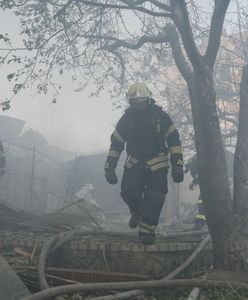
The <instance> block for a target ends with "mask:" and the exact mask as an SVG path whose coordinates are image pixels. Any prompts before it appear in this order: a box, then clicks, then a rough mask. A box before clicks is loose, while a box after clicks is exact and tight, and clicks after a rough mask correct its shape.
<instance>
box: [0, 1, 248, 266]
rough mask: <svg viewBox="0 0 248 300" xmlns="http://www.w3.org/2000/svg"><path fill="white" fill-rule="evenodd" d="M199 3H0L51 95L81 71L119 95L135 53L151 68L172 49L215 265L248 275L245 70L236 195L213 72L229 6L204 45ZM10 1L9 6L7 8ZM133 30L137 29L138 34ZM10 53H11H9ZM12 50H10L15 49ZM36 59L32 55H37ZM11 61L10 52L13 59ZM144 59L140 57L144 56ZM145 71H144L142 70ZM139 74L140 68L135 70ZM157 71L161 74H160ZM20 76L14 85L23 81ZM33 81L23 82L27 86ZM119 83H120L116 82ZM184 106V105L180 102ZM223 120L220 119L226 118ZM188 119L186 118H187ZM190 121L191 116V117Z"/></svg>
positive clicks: (32, 73)
mask: <svg viewBox="0 0 248 300" xmlns="http://www.w3.org/2000/svg"><path fill="white" fill-rule="evenodd" d="M194 2H195V1H190V2H189V3H188V2H187V1H184V0H169V1H162V0H116V1H114V0H104V1H103V0H67V1H65V0H59V1H51V0H42V1H34V0H26V1H25V0H19V1H18V0H16V1H2V3H1V5H2V7H8V8H15V9H16V13H17V14H18V15H20V17H21V23H22V28H23V34H24V36H26V38H25V47H26V49H29V51H30V55H27V56H26V58H25V60H24V61H23V63H24V69H25V70H26V72H25V73H24V74H28V78H29V79H32V80H35V81H36V82H38V89H40V90H41V91H43V92H46V90H47V88H48V85H49V84H50V85H52V86H53V87H54V89H55V90H57V89H59V88H60V87H59V86H57V85H56V84H54V82H53V81H52V74H54V72H57V73H58V74H62V73H63V72H64V70H69V69H75V70H76V71H75V72H76V73H75V76H78V74H80V75H81V77H80V78H81V88H83V87H84V86H85V85H86V84H88V83H91V82H94V83H97V85H98V91H100V90H101V89H102V88H104V87H105V86H109V87H110V89H112V90H113V91H114V92H113V94H115V95H118V94H120V93H121V89H122V88H123V87H124V88H125V86H126V84H127V82H128V80H130V79H135V78H136V77H140V76H141V74H142V73H147V72H145V70H139V71H138V70H137V66H136V64H135V62H136V57H137V53H140V52H139V51H140V50H142V51H143V52H142V53H143V55H144V53H145V54H147V53H149V55H148V56H147V57H150V58H151V59H150V60H149V61H147V65H148V62H149V65H150V70H151V68H154V65H156V63H158V59H157V57H159V61H160V62H161V63H162V64H164V65H165V64H168V63H170V58H169V56H167V55H166V54H167V53H168V52H169V51H170V50H169V49H168V47H170V49H171V53H172V55H173V58H174V61H175V64H176V66H177V68H178V71H179V72H180V74H181V76H182V78H183V79H184V81H185V83H186V86H187V89H188V94H189V98H190V103H191V109H192V116H193V128H194V135H195V144H196V149H197V155H198V160H199V173H200V189H201V193H202V196H203V199H204V205H205V208H206V215H207V222H208V226H209V230H210V233H211V237H212V241H213V264H214V267H217V268H224V269H229V270H230V269H231V270H239V269H242V268H243V269H246V270H247V267H248V266H247V261H248V260H247V258H248V257H247V255H248V241H247V234H246V232H247V221H246V220H247V217H248V206H247V197H248V189H247V182H248V181H247V178H246V176H248V175H247V174H248V172H247V169H246V168H247V165H248V155H247V146H246V148H245V147H244V143H243V142H244V141H246V139H247V130H248V124H247V121H246V120H245V116H244V115H245V114H246V115H247V110H248V108H247V100H248V99H247V90H246V89H247V86H246V83H245V81H246V80H247V77H246V76H247V72H246V69H245V72H244V74H243V78H244V80H243V81H242V85H241V87H242V91H241V106H242V109H241V111H240V126H239V133H238V143H237V148H236V154H235V166H234V170H235V172H234V176H235V179H234V191H235V192H234V197H232V196H231V193H230V188H229V183H228V175H227V167H226V161H225V156H224V150H223V144H222V136H221V128H220V118H219V115H218V111H217V104H216V103H217V99H216V84H215V81H216V77H215V76H214V66H215V62H216V59H217V54H218V51H219V48H220V42H221V36H222V31H223V24H224V20H225V16H226V11H227V9H228V6H229V3H230V0H215V1H212V3H213V11H212V13H211V15H210V25H208V27H206V28H207V30H206V32H207V38H206V43H205V46H204V45H201V44H200V40H202V36H201V34H200V33H201V32H200V31H199V30H198V27H197V26H196V25H197V18H196V19H195V17H194V10H195V6H194ZM6 3H7V4H8V6H6ZM134 27H135V28H136V29H135V30H134ZM6 51H8V49H6ZM9 51H12V50H11V49H9ZM31 54H33V55H34V58H33V56H32V55H31ZM8 55H9V54H8ZM138 55H139V54H138ZM145 67H146V66H145V65H143V68H145ZM135 69H136V70H135ZM155 71H156V70H155ZM20 72H23V70H22V71H19V73H16V74H13V75H12V77H11V78H10V79H17V80H18V78H19V77H20V74H21V73H20ZM27 82H28V80H27V79H26V82H24V83H19V84H21V87H22V86H23V85H24V86H25V84H26V83H27ZM113 82H115V83H117V84H113ZM180 105H183V104H181V103H180ZM220 116H221V114H220ZM186 118H187V117H186ZM189 118H190V117H189V116H188V119H189Z"/></svg>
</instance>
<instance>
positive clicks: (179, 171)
mask: <svg viewBox="0 0 248 300" xmlns="http://www.w3.org/2000/svg"><path fill="white" fill-rule="evenodd" d="M171 177H172V179H173V181H174V182H175V183H179V182H182V181H183V178H184V172H183V166H180V165H175V166H172V168H171Z"/></svg>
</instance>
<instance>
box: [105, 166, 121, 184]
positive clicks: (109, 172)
mask: <svg viewBox="0 0 248 300" xmlns="http://www.w3.org/2000/svg"><path fill="white" fill-rule="evenodd" d="M105 178H106V180H107V182H108V183H109V184H116V183H117V182H118V178H117V176H116V173H115V170H113V169H106V170H105Z"/></svg>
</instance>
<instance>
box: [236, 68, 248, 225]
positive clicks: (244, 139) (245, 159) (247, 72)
mask: <svg viewBox="0 0 248 300" xmlns="http://www.w3.org/2000/svg"><path fill="white" fill-rule="evenodd" d="M247 116H248V65H246V66H244V67H243V74H242V81H241V89H240V109H239V129H238V138H237V145H236V150H235V155H234V212H235V214H238V215H239V217H241V218H242V219H243V218H245V219H247V213H248V117H247ZM246 223H247V220H246ZM246 223H245V225H246Z"/></svg>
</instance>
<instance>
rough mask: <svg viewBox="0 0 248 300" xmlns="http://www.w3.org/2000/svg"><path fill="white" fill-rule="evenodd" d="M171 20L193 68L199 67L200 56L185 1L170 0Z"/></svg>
mask: <svg viewBox="0 0 248 300" xmlns="http://www.w3.org/2000/svg"><path fill="white" fill-rule="evenodd" d="M170 4H171V8H172V14H173V16H172V19H173V21H174V23H175V25H176V27H177V29H178V31H179V33H180V35H181V38H182V42H183V45H184V48H185V51H186V53H187V55H188V58H189V60H190V62H191V64H192V66H193V68H199V66H200V65H201V54H200V52H199V50H198V48H197V46H196V43H195V39H194V36H193V32H192V28H191V25H190V21H189V15H188V11H187V7H186V4H185V1H182V0H170Z"/></svg>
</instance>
